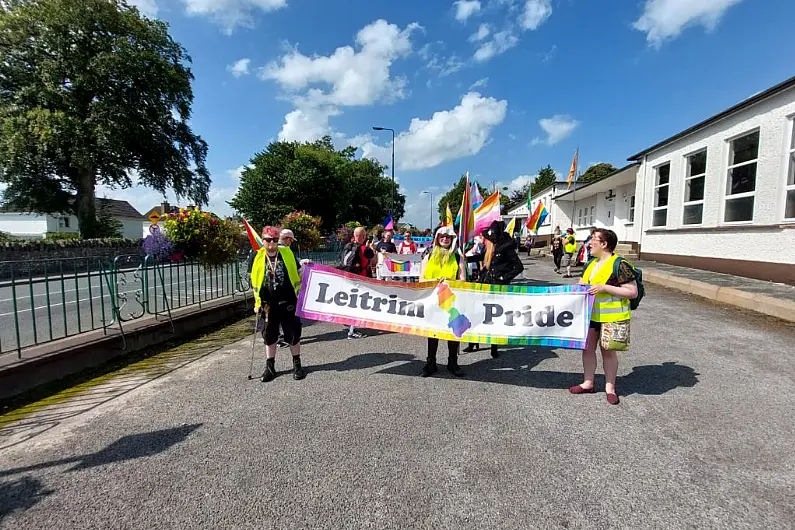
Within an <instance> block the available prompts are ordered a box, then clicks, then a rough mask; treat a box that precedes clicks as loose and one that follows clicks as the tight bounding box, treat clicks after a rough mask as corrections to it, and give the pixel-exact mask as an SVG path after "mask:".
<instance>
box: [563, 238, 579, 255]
mask: <svg viewBox="0 0 795 530" xmlns="http://www.w3.org/2000/svg"><path fill="white" fill-rule="evenodd" d="M563 250H565V251H566V254H574V253H575V252H577V239H576V238H575V237H574V236H573V235H571V236H566V244H565V245H564V246H563Z"/></svg>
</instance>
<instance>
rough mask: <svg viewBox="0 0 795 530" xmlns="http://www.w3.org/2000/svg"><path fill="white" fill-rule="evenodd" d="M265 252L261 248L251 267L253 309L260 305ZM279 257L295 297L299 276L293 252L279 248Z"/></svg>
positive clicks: (299, 281) (298, 286) (299, 288)
mask: <svg viewBox="0 0 795 530" xmlns="http://www.w3.org/2000/svg"><path fill="white" fill-rule="evenodd" d="M266 256H267V251H266V250H265V248H261V249H259V250H258V251H257V255H256V256H254V263H253V264H252V265H251V288H252V289H253V290H254V308H257V307H259V306H260V305H262V301H261V300H260V296H259V291H260V289H262V282H264V281H265V267H266V265H265V262H266V261H267V257H266ZM279 257H280V258H281V260H282V263H284V266H285V267H286V269H287V277H288V278H289V279H290V283H291V284H292V286H293V289H295V295H296V296H298V291H300V290H301V275H300V274H298V267H297V266H296V264H295V255H294V254H293V251H292V250H290V249H289V248H287V247H279Z"/></svg>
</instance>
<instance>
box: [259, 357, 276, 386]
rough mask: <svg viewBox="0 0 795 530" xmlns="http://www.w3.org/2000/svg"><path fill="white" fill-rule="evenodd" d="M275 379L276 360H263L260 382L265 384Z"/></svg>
mask: <svg viewBox="0 0 795 530" xmlns="http://www.w3.org/2000/svg"><path fill="white" fill-rule="evenodd" d="M274 379H276V359H266V360H265V371H264V372H262V382H263V383H267V382H269V381H273V380H274Z"/></svg>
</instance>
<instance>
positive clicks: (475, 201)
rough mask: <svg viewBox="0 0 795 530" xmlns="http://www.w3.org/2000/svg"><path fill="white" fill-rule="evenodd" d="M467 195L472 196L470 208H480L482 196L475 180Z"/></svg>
mask: <svg viewBox="0 0 795 530" xmlns="http://www.w3.org/2000/svg"><path fill="white" fill-rule="evenodd" d="M469 196H470V197H471V198H472V209H473V210H477V209H478V208H480V205H481V204H483V196H482V195H481V194H480V188H479V187H478V183H477V182H473V183H472V190H471V191H470V192H469Z"/></svg>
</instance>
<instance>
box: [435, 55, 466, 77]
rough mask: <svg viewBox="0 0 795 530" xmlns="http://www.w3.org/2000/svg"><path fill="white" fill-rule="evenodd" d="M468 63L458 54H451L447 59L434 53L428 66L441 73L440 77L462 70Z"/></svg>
mask: <svg viewBox="0 0 795 530" xmlns="http://www.w3.org/2000/svg"><path fill="white" fill-rule="evenodd" d="M464 66H466V63H465V62H464V61H462V60H461V58H460V57H458V56H457V55H451V56H450V57H447V58H446V59H444V58H441V57H439V56H438V55H434V56H433V57H432V58H431V60H430V61H428V64H427V65H426V67H427V68H428V69H430V70H435V71H437V72H438V73H439V77H447V76H448V75H451V74H454V73H456V72H457V71H459V70H461V69H462V68H463V67H464Z"/></svg>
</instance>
